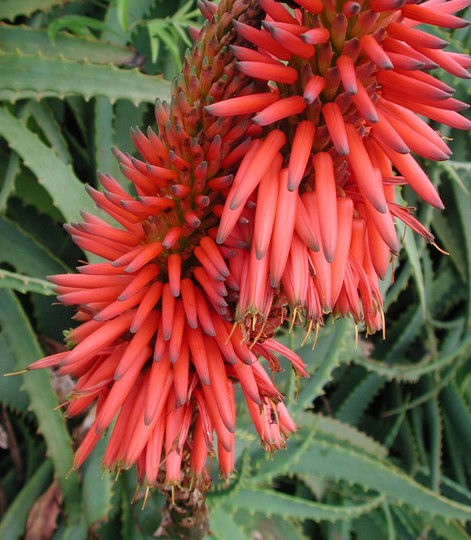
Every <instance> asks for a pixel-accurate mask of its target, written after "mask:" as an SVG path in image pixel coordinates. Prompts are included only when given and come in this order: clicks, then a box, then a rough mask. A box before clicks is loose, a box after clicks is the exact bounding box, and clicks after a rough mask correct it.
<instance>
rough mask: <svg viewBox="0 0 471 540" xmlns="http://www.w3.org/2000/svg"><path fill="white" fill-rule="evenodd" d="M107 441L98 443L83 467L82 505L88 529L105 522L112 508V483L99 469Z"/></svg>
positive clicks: (109, 477)
mask: <svg viewBox="0 0 471 540" xmlns="http://www.w3.org/2000/svg"><path fill="white" fill-rule="evenodd" d="M108 439H109V437H104V438H102V439H100V440H99V441H98V443H97V445H96V446H95V448H94V449H93V451H92V453H91V454H90V456H89V458H88V459H87V461H86V462H85V464H84V466H83V489H82V504H83V511H84V514H85V520H86V522H87V525H88V527H91V526H92V525H95V524H97V523H98V522H100V521H103V520H105V519H106V518H107V517H108V514H109V512H110V510H111V508H112V504H111V497H112V496H113V481H112V479H111V476H110V475H109V474H103V469H102V467H101V460H102V459H103V455H104V453H105V449H106V446H107V444H108Z"/></svg>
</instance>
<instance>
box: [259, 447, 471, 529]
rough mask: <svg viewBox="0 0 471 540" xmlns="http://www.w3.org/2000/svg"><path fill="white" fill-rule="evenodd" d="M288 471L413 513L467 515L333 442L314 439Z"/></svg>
mask: <svg viewBox="0 0 471 540" xmlns="http://www.w3.org/2000/svg"><path fill="white" fill-rule="evenodd" d="M261 472H263V467H261ZM291 472H292V473H294V474H296V473H299V474H303V475H306V474H307V475H315V476H320V477H325V478H332V479H334V480H342V481H345V482H348V483H350V484H358V485H360V486H363V487H364V488H367V489H373V490H375V491H377V492H378V493H382V494H384V495H386V496H387V497H388V499H390V500H391V501H397V502H398V503H404V504H407V505H410V506H411V507H413V508H414V509H415V511H422V512H425V513H429V514H432V515H438V516H442V517H447V518H449V519H457V520H461V521H465V520H469V519H470V516H471V507H470V506H466V505H463V504H460V503H457V502H455V501H453V500H451V499H447V498H445V497H443V496H441V495H439V494H438V493H436V492H434V491H431V490H430V489H427V488H425V487H424V486H422V485H421V484H419V483H418V482H416V481H415V480H414V479H413V478H411V477H410V476H407V475H406V474H405V473H404V472H402V471H401V470H400V469H397V468H396V467H394V466H393V465H392V464H390V463H389V462H387V461H380V460H377V459H375V458H372V457H369V456H367V455H365V454H364V453H362V452H360V451H357V450H354V449H352V448H345V447H342V446H340V445H338V444H336V443H330V442H325V441H319V440H316V439H314V440H313V441H312V442H311V444H310V447H309V449H308V450H307V451H306V452H305V454H304V456H303V459H302V460H300V461H299V462H298V463H295V464H293V467H292V471H291ZM253 480H254V481H255V479H253Z"/></svg>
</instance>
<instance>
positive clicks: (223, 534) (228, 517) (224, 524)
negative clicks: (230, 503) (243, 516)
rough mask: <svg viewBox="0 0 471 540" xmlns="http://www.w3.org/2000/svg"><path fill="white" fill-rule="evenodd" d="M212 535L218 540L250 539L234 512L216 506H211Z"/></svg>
mask: <svg viewBox="0 0 471 540" xmlns="http://www.w3.org/2000/svg"><path fill="white" fill-rule="evenodd" d="M209 519H210V527H211V536H212V538H214V539H216V540H226V538H230V539H231V540H250V536H248V535H247V534H246V533H245V531H244V529H242V527H241V525H240V522H238V521H236V520H235V519H234V516H233V513H231V512H230V511H228V510H226V509H225V508H222V507H221V506H216V507H215V508H210V511H209Z"/></svg>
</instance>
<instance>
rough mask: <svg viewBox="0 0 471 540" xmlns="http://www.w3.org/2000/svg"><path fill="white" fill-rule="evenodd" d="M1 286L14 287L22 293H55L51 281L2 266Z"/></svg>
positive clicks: (0, 271) (0, 274) (47, 294)
mask: <svg viewBox="0 0 471 540" xmlns="http://www.w3.org/2000/svg"><path fill="white" fill-rule="evenodd" d="M0 287H1V288H7V289H13V290H15V291H19V292H21V293H28V292H36V293H39V294H44V295H46V296H49V295H52V294H54V291H53V286H52V284H51V283H49V281H46V280H45V279H39V278H32V277H30V276H25V275H24V274H18V273H16V272H9V271H8V270H3V269H2V268H0Z"/></svg>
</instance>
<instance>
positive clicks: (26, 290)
mask: <svg viewBox="0 0 471 540" xmlns="http://www.w3.org/2000/svg"><path fill="white" fill-rule="evenodd" d="M196 7H197V6H196V2H192V1H188V2H183V1H180V2H162V1H160V0H133V1H132V2H129V1H126V0H116V1H114V2H101V3H97V2H93V1H92V0H82V1H76V2H75V1H67V2H66V1H64V0H24V1H21V2H18V1H11V0H3V2H1V3H0V20H1V23H0V72H1V73H2V75H1V83H0V101H1V103H0V171H1V174H0V265H1V266H0V374H1V375H2V377H0V404H1V410H0V413H1V414H0V449H1V451H0V519H1V521H0V538H2V539H3V538H4V539H7V540H14V539H16V538H23V537H26V538H34V534H35V531H38V530H41V529H42V531H43V534H44V536H42V538H54V539H61V538H77V539H82V538H87V537H89V538H92V537H93V538H94V537H98V538H103V539H105V540H107V539H115V538H125V539H128V538H129V539H149V540H150V539H151V538H153V537H154V535H155V533H156V532H157V531H159V530H160V532H161V533H162V529H159V528H160V526H161V519H162V511H161V509H162V506H163V504H164V499H163V497H162V495H160V494H158V493H151V494H150V496H149V499H148V500H147V504H146V505H145V506H144V507H143V508H142V500H143V492H142V491H139V490H138V491H137V492H136V476H135V472H134V471H133V470H129V471H126V472H124V473H123V474H122V475H121V476H119V477H118V478H116V479H115V478H112V477H110V476H109V475H108V474H103V473H102V470H101V467H100V462H101V458H102V455H103V452H104V448H105V447H106V442H107V441H106V439H105V438H104V439H103V440H100V442H99V444H98V446H97V447H96V448H95V450H94V451H93V453H92V455H91V457H90V458H89V460H88V461H87V463H86V464H85V466H84V467H83V469H82V470H81V471H80V473H78V474H77V473H72V474H68V473H69V470H70V469H71V467H72V464H73V453H74V450H75V449H76V447H77V444H78V441H80V440H81V439H82V438H83V434H84V431H83V430H84V426H87V425H89V423H90V417H89V416H88V414H84V415H83V416H82V417H80V418H79V420H78V421H77V420H74V422H73V423H72V422H70V421H67V419H65V418H64V417H63V416H62V414H61V412H60V405H61V404H62V403H63V402H65V401H66V400H67V395H68V393H69V390H70V387H69V386H68V383H67V380H66V379H65V380H64V379H61V378H59V377H58V376H57V373H56V372H54V371H50V372H49V373H46V372H35V373H25V374H19V375H16V376H8V377H3V375H5V374H10V373H12V372H20V371H21V370H22V369H23V368H24V367H25V366H26V365H27V364H29V363H30V362H32V361H34V360H36V359H38V358H40V357H41V356H43V355H44V354H52V353H53V352H56V351H57V350H59V348H60V347H61V346H62V331H63V330H64V329H66V328H68V327H69V326H70V323H69V320H70V315H71V313H70V312H69V311H68V310H67V309H65V308H63V307H61V308H58V307H57V306H55V305H54V303H53V298H52V297H51V294H52V287H51V285H50V284H49V282H48V281H47V279H46V276H48V275H51V274H54V273H63V272H67V271H72V269H73V268H74V266H75V264H76V261H77V260H80V259H83V258H84V257H85V256H86V255H85V254H83V253H82V252H81V251H80V250H79V249H78V248H77V247H75V246H74V245H73V243H72V242H71V240H70V239H69V237H68V236H67V234H66V233H65V232H64V231H63V227H62V225H63V223H64V222H70V221H77V220H78V219H80V211H90V210H92V209H93V204H92V202H91V200H90V198H89V197H88V196H87V194H86V191H85V185H86V184H90V185H92V186H97V175H96V170H97V169H101V170H103V171H105V172H110V173H112V174H114V175H115V176H116V178H118V179H119V178H122V176H120V174H121V173H120V172H119V167H118V165H117V164H116V162H115V160H114V158H113V156H112V153H111V147H113V146H116V147H118V148H120V149H121V150H122V151H125V152H127V151H129V152H131V151H132V145H131V141H130V137H129V128H130V127H131V126H136V125H138V126H141V127H145V126H147V125H150V124H152V122H153V118H152V116H153V103H154V100H155V99H156V98H159V99H161V100H164V99H167V98H168V96H169V95H170V84H171V83H170V81H171V80H172V78H173V77H174V76H175V75H177V74H178V72H179V70H180V64H179V62H180V59H181V58H183V53H184V50H185V48H186V47H187V46H188V45H189V44H190V41H189V38H188V35H187V33H186V25H188V24H192V25H195V26H199V25H200V24H201V19H200V18H199V17H200V16H199V15H198V13H197V11H196ZM442 34H445V33H444V32H443V31H440V35H442ZM445 37H446V38H447V40H450V41H451V43H452V46H453V47H455V48H456V50H457V51H458V52H467V51H469V47H470V45H471V32H470V31H469V29H466V28H464V29H461V30H455V31H453V33H451V35H446V36H445ZM451 78H452V77H451V76H446V77H445V76H444V77H443V79H444V81H445V82H450V83H451V82H453V86H454V87H456V88H457V92H458V94H459V96H458V97H459V99H462V100H463V101H467V100H468V99H469V96H470V93H471V87H470V85H469V80H467V81H466V80H465V81H459V80H458V79H456V80H453V81H451V80H449V79H451ZM434 127H435V128H437V127H438V125H435V126H434ZM440 129H442V130H444V131H443V133H442V135H443V136H445V137H448V138H450V139H452V142H451V143H450V146H451V148H452V150H453V157H452V160H450V161H448V162H445V163H441V164H433V165H430V164H428V165H427V164H425V165H424V167H427V172H428V174H429V176H430V177H431V178H432V180H433V182H434V184H435V185H436V186H438V187H439V189H440V195H441V197H442V199H443V201H444V202H445V205H446V210H445V211H444V212H438V211H432V210H430V209H429V208H428V207H427V208H426V207H425V206H422V205H421V204H420V203H419V202H418V201H417V199H416V197H415V195H414V194H413V193H412V192H407V193H406V196H407V201H406V202H407V203H408V204H410V205H411V206H417V208H418V214H419V215H420V218H421V222H422V223H424V224H425V225H426V226H428V227H430V228H431V229H432V231H433V232H434V234H435V235H436V238H437V243H438V244H439V245H440V248H441V249H443V250H444V251H446V252H448V253H449V255H444V254H443V253H441V252H439V251H438V250H435V249H433V248H430V247H429V246H426V245H425V244H424V242H423V241H422V239H421V238H417V237H414V235H413V234H412V233H411V232H410V231H408V232H407V233H406V234H405V237H404V243H405V249H404V250H403V251H404V252H403V254H402V256H401V258H400V260H399V261H398V262H397V263H396V264H395V268H394V271H393V272H390V274H389V275H388V276H387V278H386V280H385V282H384V284H383V286H384V294H385V307H386V309H387V329H386V339H383V338H382V337H381V336H378V335H374V336H371V337H369V338H367V339H365V338H363V337H360V338H359V339H358V340H356V339H355V327H354V324H353V322H352V321H351V320H349V319H346V320H342V321H337V322H336V323H335V324H334V325H330V324H329V325H326V326H325V327H324V328H322V331H321V332H320V333H319V337H318V339H317V344H316V347H315V349H314V350H312V349H311V347H310V346H308V345H302V341H303V338H304V336H303V335H302V332H297V331H294V332H291V333H290V332H289V331H288V329H285V330H283V331H282V332H281V334H280V335H279V336H278V337H279V338H280V339H281V340H282V341H283V342H284V343H285V344H286V345H287V346H289V347H290V348H294V349H295V350H296V351H297V353H298V354H299V355H300V356H301V357H302V358H303V359H304V360H305V361H306V363H307V364H308V366H309V373H310V378H309V379H306V380H302V381H298V380H297V379H296V377H295V376H294V375H291V374H290V373H282V374H280V376H279V377H278V379H277V380H278V383H279V384H280V387H281V390H282V392H283V394H284V395H285V397H286V402H287V405H288V406H289V408H290V411H291V412H292V414H293V417H294V419H295V421H296V422H297V424H298V425H299V431H298V432H297V434H296V435H295V436H294V437H292V438H291V440H290V442H289V444H288V448H287V449H286V451H283V452H280V453H278V454H277V455H275V456H273V457H272V458H271V459H270V456H267V455H266V454H265V452H264V451H262V449H260V447H259V442H258V438H257V437H256V434H255V433H254V431H253V429H252V427H251V421H250V417H249V415H248V414H247V412H244V411H242V409H241V411H240V414H239V412H238V425H237V440H238V445H237V447H236V458H237V462H236V469H237V474H236V475H234V477H233V478H231V479H230V480H229V481H222V480H218V478H217V473H215V474H214V478H213V487H212V490H211V493H210V494H209V496H208V499H207V505H208V509H209V519H210V529H209V533H208V536H207V538H212V539H214V540H223V539H225V538H234V539H241V540H244V539H250V538H255V537H256V538H263V539H267V540H268V539H277V538H279V539H281V538H283V539H286V538H289V539H293V540H297V539H299V540H302V539H308V538H313V539H314V538H315V539H329V540H330V539H331V540H335V539H344V540H348V539H359V540H368V539H370V538H374V539H377V538H387V539H389V540H394V539H401V540H408V539H411V540H412V539H415V538H419V537H420V538H425V537H426V538H429V539H442V538H444V539H446V540H460V539H466V538H468V537H469V535H470V534H471V528H470V523H469V522H470V519H471V487H470V475H471V460H470V457H469V456H470V455H471V374H470V367H471V195H470V193H471V151H470V148H471V144H470V142H471V141H470V135H469V133H468V132H458V131H455V130H452V129H451V128H443V127H442V128H440ZM124 185H126V184H125V183H124V182H123V186H124ZM58 408H59V410H57V409H58ZM54 494H55V495H54ZM132 501H136V503H135V504H131V502H132ZM162 534H163V533H162Z"/></svg>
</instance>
